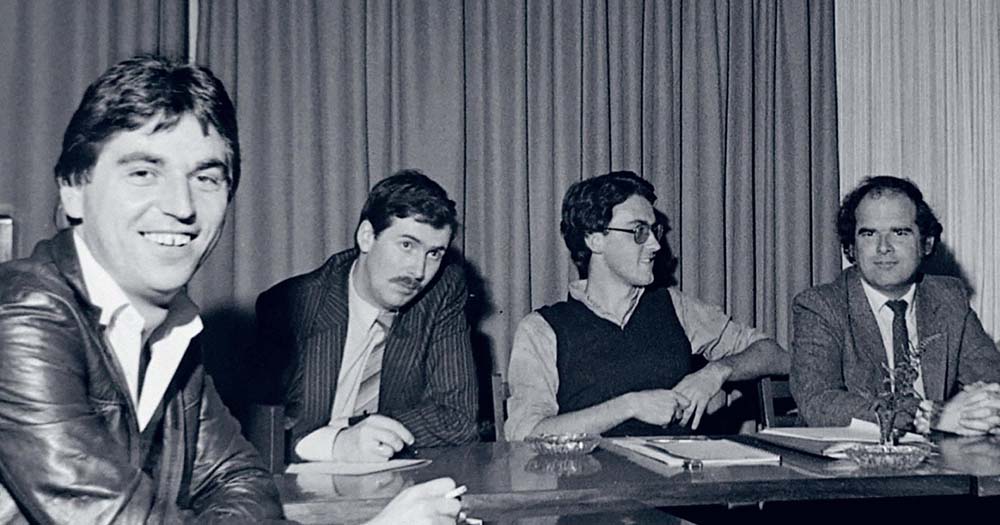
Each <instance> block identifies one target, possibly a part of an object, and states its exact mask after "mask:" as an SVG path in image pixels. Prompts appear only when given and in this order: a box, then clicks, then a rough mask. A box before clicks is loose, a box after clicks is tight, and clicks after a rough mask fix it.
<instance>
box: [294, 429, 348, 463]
mask: <svg viewBox="0 0 1000 525" xmlns="http://www.w3.org/2000/svg"><path fill="white" fill-rule="evenodd" d="M345 428H347V426H346V425H334V424H330V425H327V426H325V427H320V428H317V429H316V430H314V431H312V432H310V433H309V434H307V435H306V437H304V438H302V439H301V440H299V442H298V444H297V445H295V454H296V455H298V456H299V457H300V458H302V459H304V460H305V461H333V444H334V442H336V440H337V435H339V434H340V431H341V430H344V429H345Z"/></svg>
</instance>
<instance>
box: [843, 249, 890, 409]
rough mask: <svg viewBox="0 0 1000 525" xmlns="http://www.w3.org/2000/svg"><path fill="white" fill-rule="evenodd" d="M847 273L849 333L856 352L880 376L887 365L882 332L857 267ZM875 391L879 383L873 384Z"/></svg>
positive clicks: (887, 360) (879, 386)
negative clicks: (873, 367)
mask: <svg viewBox="0 0 1000 525" xmlns="http://www.w3.org/2000/svg"><path fill="white" fill-rule="evenodd" d="M851 270H852V271H849V272H848V273H847V276H846V278H847V301H848V310H847V311H848V315H849V316H850V323H851V334H852V336H853V338H854V345H855V347H860V348H857V351H858V353H860V354H862V355H866V356H867V357H868V359H870V360H871V362H872V364H873V365H874V366H875V367H876V370H877V371H878V372H877V374H876V376H878V377H882V371H883V366H889V359H888V358H887V357H886V355H885V345H884V344H883V343H882V333H881V332H879V329H878V322H876V321H875V314H874V313H872V307H871V305H870V304H869V303H868V296H866V295H865V290H864V288H862V286H861V273H860V272H859V271H858V270H857V268H851ZM874 387H875V391H878V389H879V388H881V385H878V384H877V385H874Z"/></svg>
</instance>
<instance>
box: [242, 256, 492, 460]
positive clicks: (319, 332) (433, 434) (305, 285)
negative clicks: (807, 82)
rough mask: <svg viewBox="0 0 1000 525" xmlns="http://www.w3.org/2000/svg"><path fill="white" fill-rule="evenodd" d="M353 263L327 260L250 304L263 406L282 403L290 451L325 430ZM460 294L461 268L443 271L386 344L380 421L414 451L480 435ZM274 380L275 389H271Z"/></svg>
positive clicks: (405, 313)
mask: <svg viewBox="0 0 1000 525" xmlns="http://www.w3.org/2000/svg"><path fill="white" fill-rule="evenodd" d="M357 255H358V251H357V249H351V250H347V251H343V252H340V253H337V254H334V255H333V256H332V257H330V258H329V259H328V260H327V261H326V263H324V264H323V266H321V267H319V268H318V269H316V270H314V271H312V272H310V273H307V274H303V275H299V276H296V277H292V278H290V279H288V280H285V281H283V282H281V283H278V284H277V285H275V286H274V287H272V288H271V289H269V290H267V291H266V292H264V293H262V294H261V295H260V297H259V298H258V299H257V327H258V338H257V341H256V344H257V345H258V347H257V352H258V359H259V360H258V361H257V364H258V366H261V367H262V370H263V371H264V372H265V373H267V374H271V375H272V381H271V383H273V384H274V385H273V388H272V389H270V392H267V390H265V393H264V396H263V397H265V399H260V400H262V401H272V402H273V401H280V402H283V403H284V404H285V414H286V417H287V418H290V420H291V421H293V422H294V423H293V426H292V441H291V444H292V448H294V443H296V442H297V441H298V440H299V439H301V438H302V437H303V436H305V435H307V434H309V433H310V432H312V431H313V430H316V429H317V428H319V427H321V426H324V425H326V424H328V423H329V422H330V412H331V410H332V408H333V398H334V394H335V393H336V391H337V377H338V375H339V373H340V365H341V359H342V357H343V351H344V341H345V339H346V338H347V318H348V315H349V312H348V302H347V279H348V276H349V274H350V269H351V264H352V263H353V262H354V260H355V259H356V258H357ZM466 296H467V292H466V286H465V276H464V273H463V272H462V269H461V267H460V266H459V265H455V264H446V265H445V266H443V267H442V268H441V270H440V271H439V272H438V275H437V276H436V278H435V280H434V281H433V282H431V283H430V284H429V285H428V286H427V288H425V289H424V291H423V292H421V294H420V295H418V296H417V297H416V298H415V299H414V300H413V301H411V302H410V304H408V305H407V306H405V307H404V308H403V309H401V310H400V312H399V314H398V315H397V316H396V319H395V320H394V322H393V325H392V330H391V331H390V332H389V335H388V336H387V338H386V345H385V354H384V356H383V360H382V378H381V388H380V390H379V413H380V414H383V415H385V416H388V417H391V418H393V419H395V420H397V421H399V422H400V423H402V424H403V425H404V426H406V428H407V429H409V430H410V432H412V433H413V435H414V437H415V438H416V445H417V446H421V447H427V446H440V445H456V444H460V443H467V442H470V441H473V440H475V439H476V438H477V435H478V434H477V430H476V403H477V391H476V378H475V369H474V363H473V358H472V351H471V345H470V342H469V327H468V323H467V321H466V319H465V311H464V307H465V300H466ZM279 371H280V372H279ZM279 374H280V377H281V381H280V382H275V381H273V378H276V377H278V375H279ZM265 379H266V378H265ZM264 382H265V383H267V382H268V381H264ZM267 397H271V398H272V399H266V398H267Z"/></svg>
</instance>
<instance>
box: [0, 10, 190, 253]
mask: <svg viewBox="0 0 1000 525" xmlns="http://www.w3.org/2000/svg"><path fill="white" fill-rule="evenodd" d="M187 37H188V32H187V2H186V1H176V0H93V1H87V2H75V1H71V0H4V1H2V2H0V72H2V73H0V75H3V77H2V78H3V79H4V81H3V82H4V83H3V89H0V108H2V109H0V110H2V112H3V113H2V118H0V214H9V215H11V216H12V217H13V218H14V221H15V225H16V230H17V236H16V239H15V240H16V245H15V250H14V251H15V255H17V256H18V257H25V256H27V255H28V254H29V253H30V251H31V248H32V247H33V246H34V245H35V243H36V242H38V241H39V240H40V239H43V238H45V237H49V236H51V235H52V234H53V233H54V232H55V229H56V226H55V221H54V218H55V216H56V213H55V208H56V203H57V202H58V193H57V189H56V184H55V176H54V174H53V171H52V170H53V167H54V166H55V163H56V160H57V159H58V157H59V151H60V149H61V146H62V134H63V131H65V129H66V124H67V123H69V119H70V117H71V116H72V115H73V111H74V110H75V109H76V106H77V104H79V102H80V97H81V96H82V95H83V91H84V89H86V87H87V85H88V84H90V83H91V82H92V81H94V79H96V78H97V76H98V75H99V74H101V73H102V72H103V71H104V70H105V69H107V68H108V67H109V66H111V65H112V64H114V63H115V62H118V61H119V60H122V59H124V58H128V57H130V56H132V55H136V54H138V53H143V52H146V53H158V54H163V55H169V56H173V57H179V58H182V59H183V58H184V57H185V55H186V53H187Z"/></svg>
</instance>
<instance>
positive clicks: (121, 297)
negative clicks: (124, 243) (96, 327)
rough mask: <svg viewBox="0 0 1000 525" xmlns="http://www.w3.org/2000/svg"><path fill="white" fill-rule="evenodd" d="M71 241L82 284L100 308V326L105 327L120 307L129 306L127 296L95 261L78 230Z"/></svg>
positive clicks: (115, 315) (91, 300)
mask: <svg viewBox="0 0 1000 525" xmlns="http://www.w3.org/2000/svg"><path fill="white" fill-rule="evenodd" d="M73 243H74V245H75V246H76V254H77V258H78V259H79V261H80V273H81V274H83V284H84V285H85V286H86V287H87V295H89V296H90V302H91V303H93V304H94V306H97V307H98V308H100V309H101V318H100V321H99V322H100V323H101V326H104V327H107V326H108V325H110V324H111V321H112V319H113V318H115V317H117V316H118V314H120V313H121V309H122V308H125V307H128V306H131V303H129V300H128V297H126V296H125V292H124V291H123V290H122V288H121V286H118V283H117V282H115V280H114V279H113V278H112V277H111V275H110V274H108V272H107V271H106V270H105V269H104V267H103V266H101V263H99V262H97V259H95V258H94V254H93V253H91V251H90V248H88V247H87V243H86V242H84V240H83V238H82V237H80V234H79V232H76V231H74V232H73Z"/></svg>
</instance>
